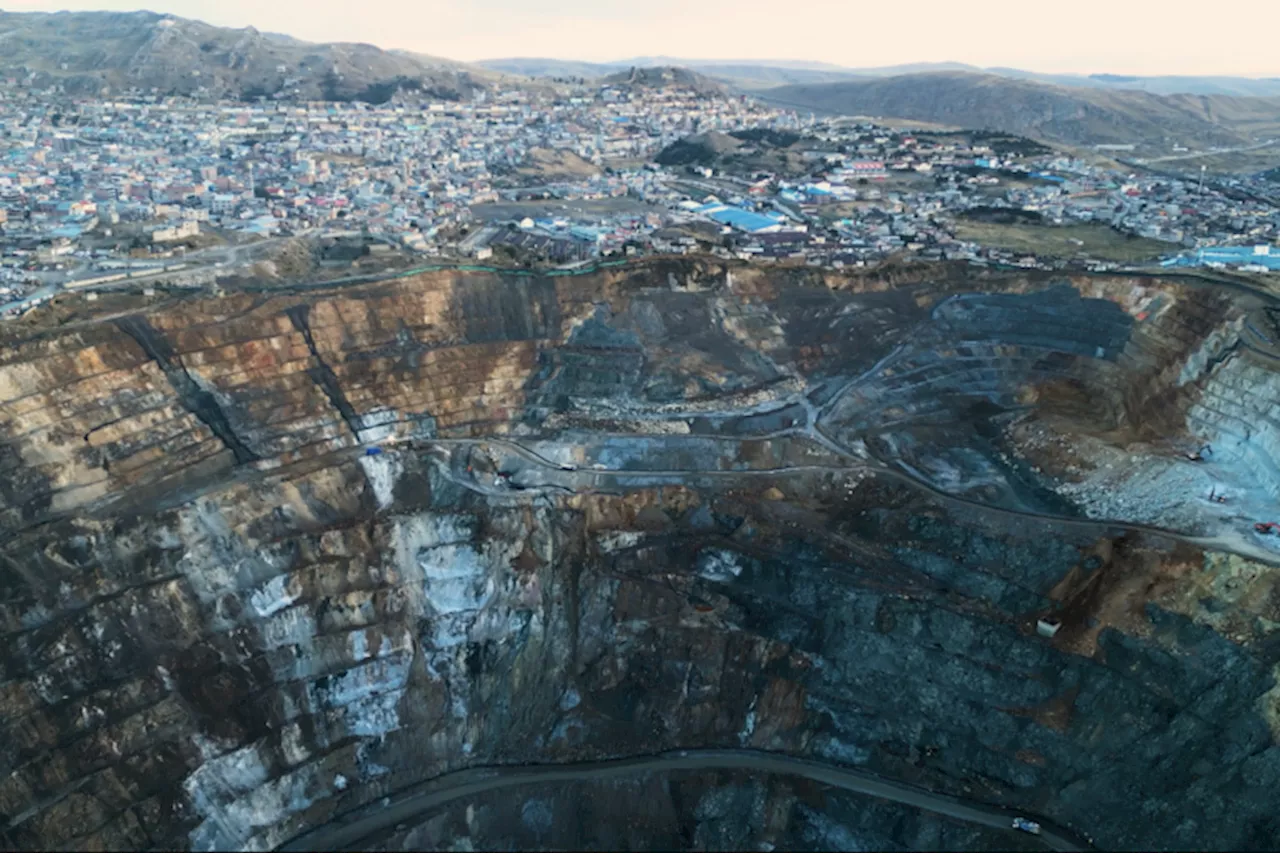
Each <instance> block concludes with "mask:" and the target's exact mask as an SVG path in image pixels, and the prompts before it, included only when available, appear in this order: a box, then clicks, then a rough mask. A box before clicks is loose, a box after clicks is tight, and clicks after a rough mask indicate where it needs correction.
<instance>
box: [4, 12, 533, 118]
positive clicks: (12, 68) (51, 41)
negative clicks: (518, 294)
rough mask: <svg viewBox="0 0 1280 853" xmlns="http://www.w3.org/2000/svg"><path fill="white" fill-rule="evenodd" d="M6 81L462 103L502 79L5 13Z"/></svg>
mask: <svg viewBox="0 0 1280 853" xmlns="http://www.w3.org/2000/svg"><path fill="white" fill-rule="evenodd" d="M0 77H8V78H10V79H11V80H13V81H14V82H15V83H16V84H18V85H22V86H26V87H29V88H35V89H46V88H49V87H50V86H61V87H63V88H64V89H65V90H66V91H68V92H70V93H72V94H78V95H119V94H122V93H127V92H130V91H138V92H141V93H143V94H151V93H153V92H155V93H158V94H162V95H170V94H181V95H196V94H198V95H204V96H207V97H232V98H235V97H244V98H252V97H258V96H267V97H275V96H279V97H284V98H290V99H294V98H296V99H300V100H339V101H348V100H365V101H372V102H375V103H381V102H383V101H386V100H388V99H389V98H390V97H391V96H392V95H393V94H395V93H396V92H398V91H403V92H409V93H418V94H420V95H422V96H425V97H431V98H437V99H451V100H456V99H458V98H462V97H467V96H469V95H470V94H471V93H472V92H474V91H477V90H478V89H482V88H487V87H489V86H491V85H492V84H493V83H494V82H496V81H499V80H501V79H503V76H502V75H499V74H497V73H495V72H491V71H486V70H483V69H479V68H474V67H471V66H467V65H465V64H463V63H459V62H453V61H450V60H438V59H434V58H431V57H424V56H418V55H414V54H405V53H393V52H388V51H385V50H381V49H379V48H377V47H374V46H373V45H368V44H310V43H308V42H303V41H298V40H297V39H293V38H289V37H288V36H281V35H275V34H271V33H261V32H258V31H257V30H255V29H253V28H252V27H247V28H245V29H230V28H227V27H215V26H213V25H211V24H206V23H204V22H202V21H194V20H189V19H186V18H179V17H175V16H173V15H159V14H156V13H154V12H56V13H52V14H49V13H35V12H0ZM505 79H506V81H507V82H508V83H511V82H512V81H513V80H514V78H509V77H508V78H505Z"/></svg>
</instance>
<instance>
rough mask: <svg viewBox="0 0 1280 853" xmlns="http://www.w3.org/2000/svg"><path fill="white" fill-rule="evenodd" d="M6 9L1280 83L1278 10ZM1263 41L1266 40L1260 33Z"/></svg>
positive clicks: (423, 41)
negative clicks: (1275, 40)
mask: <svg viewBox="0 0 1280 853" xmlns="http://www.w3.org/2000/svg"><path fill="white" fill-rule="evenodd" d="M138 2H139V0H96V2H94V0H7V2H3V0H0V7H2V8H3V9H4V10H5V11H8V12H37V11H39V12H53V11H60V10H64V9H65V10H71V11H84V10H92V9H98V10H106V9H110V10H116V11H132V10H135V9H138V8H146V9H149V10H151V11H155V12H161V13H169V14H174V15H179V16H182V17H186V18H197V19H199V20H203V21H207V22H209V23H211V24H216V25H218V26H228V27H246V26H252V27H255V28H257V29H258V30H262V31H266V32H278V33H285V34H287V35H291V36H294V37H295V38H300V39H304V40H307V41H316V42H323V41H359V42H368V43H370V44H375V45H377V46H379V47H382V48H386V49H404V50H413V51H417V52H419V53H425V54H430V55H433V56H438V57H443V58H448V59H457V60H463V61H477V60H484V59H497V58H508V57H546V58H556V59H566V60H582V61H588V62H605V61H616V60H621V59H626V58H628V57H634V56H670V57H678V58H685V59H724V60H728V59H735V60H784V59H786V60H808V61H813V62H829V63H833V64H836V65H844V66H848V67H855V68H859V67H870V66H881V65H899V64H907V63H917V62H964V63H968V64H971V65H977V66H982V67H994V66H1006V67H1014V68H1021V69H1025V70H1029V71H1040V72H1045V73H1083V74H1091V73H1112V74H1141V75H1196V76H1202V75H1222V76H1242V77H1280V52H1277V51H1274V50H1271V49H1269V47H1268V42H1267V40H1268V39H1269V38H1270V37H1271V34H1273V33H1275V32H1277V31H1280V3H1277V2H1275V0H1222V2H1219V3H1215V4H1212V5H1211V6H1208V7H1206V5H1205V4H1203V3H1200V2H1192V0H1073V2H1071V3H1067V4H1047V3H1036V2H1031V0H987V2H979V3H957V2H955V0H917V2H915V3H911V4H903V3H880V4H862V3H850V2H848V0H807V2H799V3H781V4H780V3H776V2H765V0H701V2H687V0H648V2H645V3H636V2H629V0H556V2H548V0H425V2H409V0H361V2H358V3H353V2H350V0H272V2H268V3H263V2H260V0H154V2H152V3H150V4H149V5H146V6H141V7H140V6H139V5H138ZM1255 34H1256V35H1255Z"/></svg>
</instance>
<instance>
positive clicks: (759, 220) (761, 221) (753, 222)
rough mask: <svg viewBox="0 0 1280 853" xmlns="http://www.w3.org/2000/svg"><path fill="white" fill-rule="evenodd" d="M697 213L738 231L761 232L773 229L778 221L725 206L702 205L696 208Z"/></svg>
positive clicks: (738, 208)
mask: <svg viewBox="0 0 1280 853" xmlns="http://www.w3.org/2000/svg"><path fill="white" fill-rule="evenodd" d="M698 212H699V213H701V214H703V215H705V216H709V217H711V218H712V219H714V220H715V221H716V222H719V223H720V224H722V225H728V226H730V227H732V228H737V229H738V230H739V231H748V232H750V231H762V230H764V229H765V228H773V227H774V226H776V225H777V224H778V222H779V219H775V218H774V217H772V216H766V215H764V214H761V213H752V212H751V211H749V210H743V209H742V208H740V207H730V206H729V205H727V204H704V205H703V206H702V207H700V208H698Z"/></svg>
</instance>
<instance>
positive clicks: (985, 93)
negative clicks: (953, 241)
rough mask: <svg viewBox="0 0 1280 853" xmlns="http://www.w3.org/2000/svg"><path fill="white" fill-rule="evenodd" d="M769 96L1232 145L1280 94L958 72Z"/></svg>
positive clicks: (1155, 142)
mask: <svg viewBox="0 0 1280 853" xmlns="http://www.w3.org/2000/svg"><path fill="white" fill-rule="evenodd" d="M762 97H764V98H765V99H766V100H771V101H775V102H776V103H778V104H781V105H785V106H791V107H799V108H807V109H813V110H818V111H824V112H829V113H836V114H841V115H866V116H880V117H888V118H898V119H909V120H915V121H922V122H930V123H935V124H943V125H952V126H956V127H964V128H974V129H992V130H1000V131H1005V132H1009V133H1016V134H1018V135H1021V136H1028V137H1033V138H1037V139H1042V140H1047V141H1050V142H1058V143H1066V144H1074V145H1096V144H1135V145H1138V146H1144V147H1146V146H1151V147H1153V148H1156V149H1162V150H1163V151H1165V152H1168V151H1169V150H1170V149H1171V148H1172V147H1173V146H1175V145H1185V146H1191V147H1196V148H1200V149H1206V148H1238V147H1245V146H1248V145H1251V144H1253V143H1255V142H1256V141H1257V140H1259V139H1280V97H1266V98H1263V97H1235V96H1230V95H1157V94H1153V93H1151V92H1146V91H1141V90H1136V89H1119V88H1116V89H1112V88H1103V87H1093V88H1090V87H1084V86H1076V87H1070V86H1058V85H1051V84H1047V83H1043V82H1039V81H1036V80H1027V79H1017V78H1011V77H1004V76H1000V75H998V74H987V73H972V72H967V71H935V72H929V73H924V74H900V75H897V76H894V77H868V78H863V79H858V80H849V81H844V82H840V83H823V84H811V85H792V86H780V87H776V88H773V89H770V90H768V91H767V92H764V93H762Z"/></svg>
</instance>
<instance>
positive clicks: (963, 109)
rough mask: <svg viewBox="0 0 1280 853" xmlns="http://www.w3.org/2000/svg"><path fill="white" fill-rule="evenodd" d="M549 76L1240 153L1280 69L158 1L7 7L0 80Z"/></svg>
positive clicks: (343, 89) (387, 85)
mask: <svg viewBox="0 0 1280 853" xmlns="http://www.w3.org/2000/svg"><path fill="white" fill-rule="evenodd" d="M546 78H561V79H564V78H589V79H592V80H606V81H608V82H610V83H613V84H615V85H620V86H633V87H645V88H649V87H667V86H678V87H683V88H687V89H693V90H695V91H699V92H703V93H712V92H719V91H725V90H726V89H732V90H737V91H748V92H752V93H754V94H756V95H757V96H759V97H762V98H764V99H766V100H771V101H774V102H776V103H779V104H784V105H787V106H792V107H798V108H802V109H812V110H815V111H827V112H831V113H840V114H855V115H868V116H881V117H889V118H899V119H907V120H913V121H922V122H932V123H938V124H946V125H954V126H958V127H966V128H975V129H982V128H989V129H993V130H1000V131H1004V132H1010V133H1017V134H1020V135H1023V136H1029V137H1034V138H1038V139H1042V140H1045V141H1050V142H1059V143H1067V144H1084V145H1091V144H1098V143H1134V144H1137V145H1141V146H1143V147H1144V148H1146V149H1148V150H1153V151H1154V150H1160V151H1163V152H1165V153H1167V152H1168V151H1169V150H1170V149H1171V148H1172V147H1173V145H1187V146H1192V147H1196V148H1200V149H1203V148H1227V149H1232V151H1233V153H1234V152H1235V150H1236V149H1239V148H1247V147H1248V146H1250V145H1253V144H1255V143H1256V142H1257V141H1258V140H1268V139H1280V78H1268V79H1246V78H1237V77H1128V76H1121V75H1114V74H1095V75H1090V76H1085V75H1052V74H1038V73H1033V72H1028V71H1021V70H1017V69H1007V68H998V69H988V70H982V69H975V68H973V67H972V66H967V65H963V64H960V63H952V62H946V63H925V64H915V65H898V66H890V67H884V68H862V69H858V68H844V67H841V66H837V65H831V64H829V63H821V62H806V61H799V60H797V61H772V60H765V61H751V60H737V61H728V60H688V59H672V58H670V57H636V58H633V59H628V60H620V61H618V62H611V63H589V62H566V61H562V60H551V59H505V60H492V61H489V62H484V63H479V64H467V63H463V62H456V61H453V60H449V59H441V58H438V57H434V56H426V55H422V54H417V53H412V52H408V51H387V50H382V49H380V48H378V47H375V46H373V45H368V44H347V43H335V44H312V43H309V42H304V41H300V40H298V39H295V38H292V37H290V36H286V35H280V34H275V33H263V32H259V31H257V30H255V29H253V28H252V27H248V28H245V29H230V28H226V27H215V26H212V25H210V24H206V23H202V22H200V21H193V20H188V19H185V18H179V17H175V16H172V15H160V14H156V13H154V12H127V13H126V12H74V13H73V12H57V13H51V14H50V13H12V12H0V82H5V81H7V82H9V83H10V84H12V85H17V86H23V87H26V88H28V89H29V90H32V91H37V92H39V91H44V90H47V89H49V88H51V87H61V89H62V90H64V91H66V92H69V93H72V94H80V95H103V94H105V95H122V94H128V93H147V94H150V93H156V94H164V95H169V94H186V95H197V96H203V97H210V98H214V97H218V98H242V99H253V98H258V97H268V98H279V99H299V100H302V99H305V100H364V101H370V102H374V103H382V102H385V101H388V100H390V99H392V98H397V97H399V98H407V99H412V98H429V99H432V100H456V99H463V98H469V97H471V96H472V95H474V94H475V93H477V92H479V91H485V90H495V89H500V88H510V87H521V88H526V89H541V90H544V91H545V90H549V89H553V88H558V84H556V83H555V82H554V79H553V80H547V79H546ZM1252 150H1253V149H1250V151H1252ZM1249 156H1250V157H1255V156H1261V155H1254V154H1252V153H1249ZM1268 156H1269V155H1268ZM1270 165H1274V164H1273V163H1270V164H1268V166H1267V167H1268V168H1269V167H1270Z"/></svg>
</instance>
